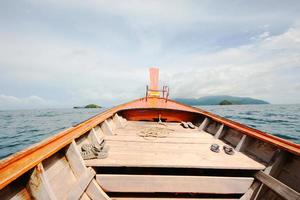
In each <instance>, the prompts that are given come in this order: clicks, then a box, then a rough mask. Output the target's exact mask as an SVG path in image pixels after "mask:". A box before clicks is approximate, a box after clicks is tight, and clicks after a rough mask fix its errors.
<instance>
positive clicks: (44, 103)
mask: <svg viewBox="0 0 300 200" xmlns="http://www.w3.org/2000/svg"><path fill="white" fill-rule="evenodd" d="M51 106H57V103H56V102H54V101H48V100H45V99H43V98H41V97H39V96H29V97H23V98H19V97H15V96H8V95H4V94H0V110H6V109H22V108H31V109H32V108H49V107H51Z"/></svg>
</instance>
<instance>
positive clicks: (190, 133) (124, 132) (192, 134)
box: [115, 128, 213, 138]
mask: <svg viewBox="0 0 300 200" xmlns="http://www.w3.org/2000/svg"><path fill="white" fill-rule="evenodd" d="M144 130H147V128H141V129H139V130H128V129H118V130H116V132H115V133H116V135H120V136H136V135H138V134H139V133H141V132H142V131H144ZM168 133H169V134H168V135H167V137H168V138H213V136H212V135H210V134H208V133H207V132H204V131H200V132H199V131H195V130H186V131H181V132H179V131H172V130H169V131H168Z"/></svg>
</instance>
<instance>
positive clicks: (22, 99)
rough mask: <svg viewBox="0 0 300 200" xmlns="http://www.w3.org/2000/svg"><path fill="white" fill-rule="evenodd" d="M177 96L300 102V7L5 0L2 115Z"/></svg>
mask: <svg viewBox="0 0 300 200" xmlns="http://www.w3.org/2000/svg"><path fill="white" fill-rule="evenodd" d="M152 66H156V67H158V68H159V69H160V84H161V86H162V85H168V86H169V87H170V96H171V98H178V97H185V98H198V97H202V96H208V95H234V96H247V97H253V98H259V99H263V100H266V101H269V102H271V103H274V104H293V103H300V1H298V0H294V1H291V0H286V1H277V0H269V1H265V0H253V1H239V0H232V1H217V0H207V1H201V0H199V1H198V0H195V1H189V0H184V1H177V0H170V1H168V0H165V1H159V0H157V1H156V0H150V1H134V0H132V1H130V0H128V1H124V0H120V1H114V0H110V1H102V0H85V1H82V0H43V1H40V0H18V1H10V0H2V1H0V109H30V108H63V107H72V106H80V105H85V104H88V103H96V104H99V105H102V106H114V105H117V104H119V103H123V102H126V101H129V100H132V99H136V98H140V97H143V96H144V95H145V86H146V85H147V84H148V83H149V81H148V80H149V77H148V76H149V75H148V69H149V68H150V67H152Z"/></svg>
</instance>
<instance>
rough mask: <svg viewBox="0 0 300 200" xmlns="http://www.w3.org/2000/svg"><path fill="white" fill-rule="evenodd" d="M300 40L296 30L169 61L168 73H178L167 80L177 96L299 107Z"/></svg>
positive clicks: (291, 29)
mask: <svg viewBox="0 0 300 200" xmlns="http://www.w3.org/2000/svg"><path fill="white" fill-rule="evenodd" d="M299 38H300V27H293V28H290V29H289V30H287V31H286V32H285V33H283V34H281V35H278V36H269V37H267V38H265V39H263V40H260V41H256V42H255V43H253V44H250V45H244V46H239V47H236V48H229V49H224V50H221V51H218V52H213V53H209V54H193V55H188V56H184V57H183V58H178V59H175V60H174V62H172V63H170V60H168V61H166V63H165V64H166V65H168V66H169V67H168V69H169V70H171V69H176V70H173V71H175V72H173V75H169V76H167V77H168V80H169V81H170V84H171V88H172V89H173V90H172V92H173V95H174V96H177V97H191V96H192V97H199V96H205V95H217V94H230V95H242V96H252V97H257V98H264V99H266V100H269V101H271V102H274V103H284V102H286V100H287V99H289V101H291V102H293V103H297V102H299V100H300V95H299V94H298V93H297V92H296V93H295V92H294V93H293V92H292V91H294V88H293V87H292V86H293V85H294V84H295V83H294V82H293V80H297V79H300V59H299V58H300V42H299ZM180 70H181V72H178V71H180Z"/></svg>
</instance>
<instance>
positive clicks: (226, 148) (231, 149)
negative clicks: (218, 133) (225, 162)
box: [223, 145, 234, 155]
mask: <svg viewBox="0 0 300 200" xmlns="http://www.w3.org/2000/svg"><path fill="white" fill-rule="evenodd" d="M223 149H224V151H225V153H226V154H228V155H233V154H234V150H233V148H232V147H230V146H228V145H225V146H223Z"/></svg>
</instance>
